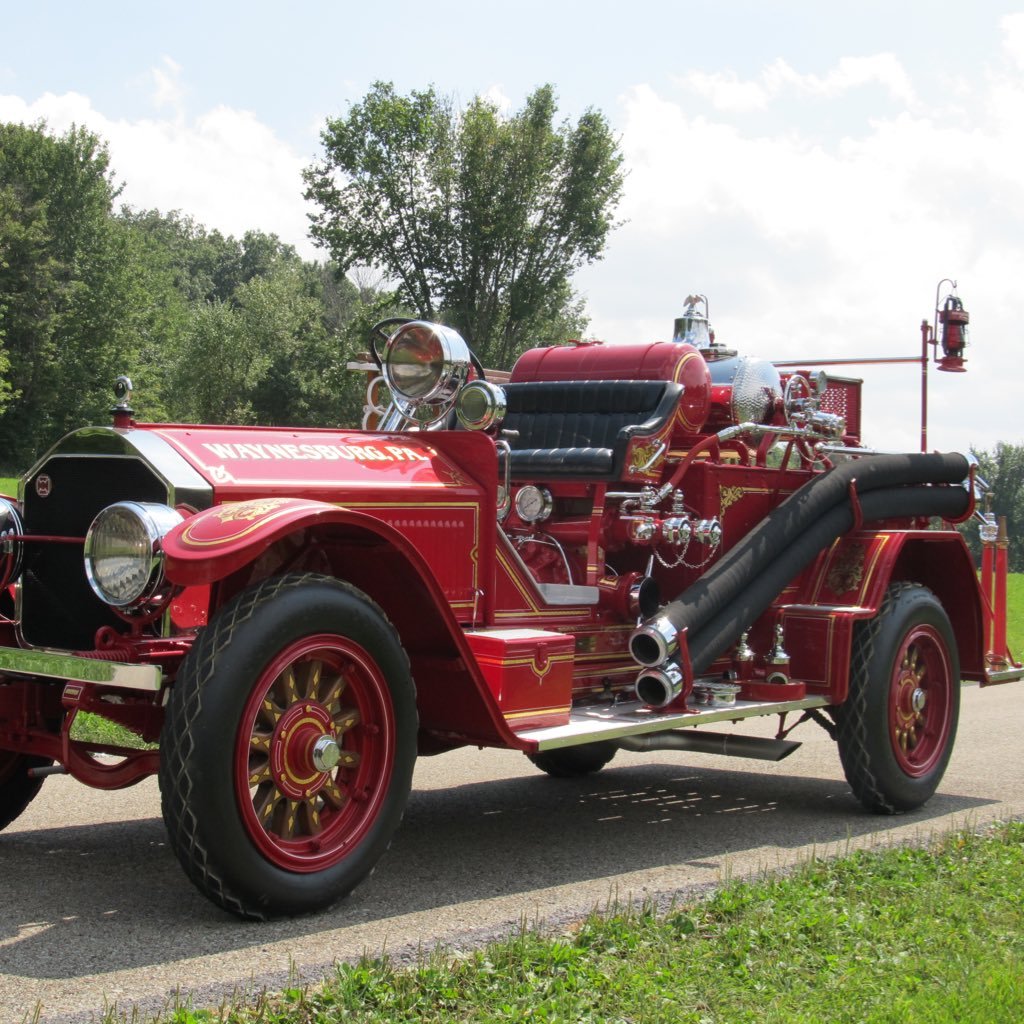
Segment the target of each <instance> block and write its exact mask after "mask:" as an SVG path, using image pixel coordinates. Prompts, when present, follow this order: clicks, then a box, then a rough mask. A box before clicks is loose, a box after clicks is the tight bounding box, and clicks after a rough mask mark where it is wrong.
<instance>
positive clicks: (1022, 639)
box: [1006, 572, 1024, 661]
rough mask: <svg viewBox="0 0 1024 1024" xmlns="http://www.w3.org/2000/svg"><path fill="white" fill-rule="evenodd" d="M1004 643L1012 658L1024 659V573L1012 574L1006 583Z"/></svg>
mask: <svg viewBox="0 0 1024 1024" xmlns="http://www.w3.org/2000/svg"><path fill="white" fill-rule="evenodd" d="M1006 607H1007V619H1006V642H1007V645H1008V646H1009V648H1010V652H1011V653H1012V654H1013V656H1014V657H1015V658H1016V659H1017V660H1018V661H1020V660H1021V659H1022V658H1024V573H1021V572H1012V573H1010V575H1009V577H1008V578H1007V581H1006Z"/></svg>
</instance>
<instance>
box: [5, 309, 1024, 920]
mask: <svg viewBox="0 0 1024 1024" xmlns="http://www.w3.org/2000/svg"><path fill="white" fill-rule="evenodd" d="M937 312H938V315H939V318H940V319H941V321H942V352H943V355H942V359H943V360H944V361H947V362H948V364H949V365H948V366H947V367H946V368H950V369H957V368H959V366H962V360H963V326H964V324H965V323H966V319H967V318H966V313H964V312H963V309H962V305H960V304H959V300H955V299H954V300H953V301H952V302H947V303H946V305H945V306H943V307H942V308H941V309H939V310H937ZM375 331H376V337H375V340H374V345H373V348H374V353H373V354H374V358H375V360H376V362H377V365H378V366H379V369H380V374H381V376H382V378H383V380H384V381H385V382H386V385H387V389H388V396H389V399H388V403H387V406H386V408H384V409H383V410H382V414H381V416H380V422H379V423H377V424H376V425H375V427H374V429H372V430H361V431H360V430H354V429H340V428H339V429H285V428H279V427H273V428H261V427H232V426H195V425H167V424H154V423H142V422H136V420H135V418H134V413H133V411H132V409H131V408H130V405H129V402H130V397H131V394H130V382H129V381H128V380H127V379H126V378H120V379H119V381H118V384H117V388H116V393H117V404H116V406H115V408H114V409H113V411H112V414H113V422H112V424H111V425H108V426H97V427H90V428H86V429H81V430H77V431H75V432H74V433H72V434H70V435H69V436H67V437H65V438H64V439H63V440H61V441H59V442H58V443H57V444H56V445H55V446H54V447H53V448H52V449H51V450H50V451H48V452H47V453H46V454H45V455H44V456H43V457H42V458H41V459H40V460H39V461H38V463H37V464H36V465H35V466H34V467H33V468H32V469H31V470H30V471H29V472H28V473H27V474H26V475H25V476H24V478H23V479H22V481H21V485H20V487H19V494H18V496H17V498H16V499H15V498H14V497H13V496H12V497H9V498H7V499H3V500H0V578H2V579H0V582H2V587H0V591H2V598H0V600H2V601H3V606H2V608H0V612H2V618H0V626H2V630H3V633H2V641H0V644H2V645H0V827H3V826H5V825H7V824H8V823H9V822H11V821H12V820H13V819H14V818H15V817H17V815H18V814H19V813H20V812H21V811H22V810H23V809H24V808H25V807H26V805H27V804H28V803H29V801H30V800H31V799H32V798H33V796H34V795H35V794H36V792H37V790H38V789H39V787H40V785H41V783H42V782H43V780H44V779H45V777H46V776H47V775H49V774H52V773H56V772H61V773H67V774H70V775H71V776H73V777H74V778H75V779H77V780H79V781H81V782H83V783H85V784H86V785H90V786H95V787H99V788H106V789H116V788H119V787H124V786H129V785H131V784H133V783H135V782H138V781H139V780H141V779H143V778H145V777H147V776H149V775H151V774H153V773H156V774H158V775H159V783H160V790H161V794H162V805H163V816H164V819H165V822H166V825H167V831H168V835H169V840H170V845H171V846H172V848H173V849H174V851H175V852H176V854H177V856H178V857H179V859H180V860H181V862H182V864H183V865H184V867H185V870H186V872H187V873H188V875H189V877H190V878H191V879H192V881H193V882H194V883H195V884H196V885H197V886H198V888H199V889H200V890H201V891H202V892H203V893H204V894H205V895H206V896H208V897H209V898H210V899H211V900H213V901H214V902H215V903H217V904H219V905H221V906H223V907H225V908H227V909H228V910H230V911H233V912H235V913H237V914H239V915H242V916H245V917H255V918H261V917H267V916H273V915H281V914H294V913H300V912H304V911H309V910H312V909H315V908H320V907H323V906H325V905H327V904H329V903H330V902H332V901H333V900H335V899H337V898H338V897H340V896H342V895H344V894H345V893H347V892H348V891H349V890H351V889H352V887H353V886H355V885H356V884H357V883H358V882H360V881H361V880H362V879H364V878H365V877H366V876H367V875H368V874H369V873H370V871H371V870H372V868H373V866H374V864H375V863H376V862H377V860H378V859H379V858H380V856H381V855H382V854H383V852H384V851H385V849H386V847H387V846H388V844H389V842H390V840H391V837H392V835H393V833H394V832H395V830H396V828H397V827H398V825H399V822H400V820H401V817H402V813H403V808H404V806H405V804H406V801H407V797H408V794H409V789H410V785H411V778H412V771H413V764H414V762H415V760H416V757H417V755H427V754H439V753H442V752H444V751H448V750H452V749H454V748H457V747H462V746H465V745H468V744H472V745H479V746H483V747H504V748H510V749H514V750H520V751H522V752H523V753H524V754H525V755H526V756H527V757H528V758H529V759H530V760H531V761H532V762H533V763H534V764H535V765H536V766H537V767H538V768H540V769H541V770H543V771H545V772H547V773H549V774H551V775H553V776H575V775H580V774H583V773H587V772H594V771H597V770H599V769H600V768H602V767H603V766H604V765H605V764H607V763H608V762H609V761H610V760H611V759H612V757H614V755H615V753H616V751H617V750H619V749H620V748H621V749H625V750H631V751H651V750H678V751H682V752H688V751H695V752H700V753H708V752H710V753H716V752H717V753H723V754H732V755H741V756H749V757H756V758H768V759H779V758H782V757H785V756H786V755H787V754H789V753H790V752H791V751H792V750H793V749H794V748H795V747H797V746H798V745H799V744H798V743H796V742H794V741H793V740H791V739H789V734H790V731H791V729H792V727H793V724H787V720H789V722H790V723H792V719H788V716H793V717H794V718H795V719H796V723H795V724H799V723H800V722H803V721H807V720H809V721H813V722H816V723H817V724H818V725H821V726H823V727H824V728H825V729H826V730H827V731H828V732H829V734H830V735H831V736H832V737H833V738H834V739H835V741H836V743H837V746H838V749H839V756H840V759H841V761H842V765H843V769H844V771H845V774H846V777H847V779H848V780H849V783H850V786H851V787H852V789H853V792H854V794H855V795H856V796H857V797H858V798H859V799H860V801H861V802H862V803H863V804H864V805H865V806H866V807H867V808H869V809H871V810H873V811H878V812H883V813H891V812H896V811H901V810H906V809H910V808H914V807H917V806H919V805H920V804H922V803H923V802H924V801H926V800H927V799H928V798H929V797H930V796H931V795H932V793H933V792H934V791H935V789H936V787H937V785H938V783H939V781H940V779H941V778H942V775H943V771H944V770H945V767H946V763H947V761H948V759H949V756H950V751H951V748H952V745H953V739H954V735H955V733H956V728H957V716H958V712H959V705H960V681H961V679H967V680H977V681H980V682H981V683H982V684H985V683H993V682H1002V681H1008V680H1010V679H1013V678H1017V677H1019V676H1020V675H1021V674H1022V672H1024V670H1022V669H1021V667H1020V666H1019V665H1018V664H1017V663H1016V662H1014V661H1013V660H1012V658H1011V657H1010V655H1009V652H1008V651H1007V649H1006V637H1005V618H1004V617H1003V616H1004V615H1005V603H1004V591H1002V590H1001V587H1004V586H1005V574H1006V562H1005V538H1003V537H1002V536H997V535H996V534H995V532H994V527H993V524H992V522H991V521H990V517H986V516H985V515H984V513H981V514H982V518H983V519H985V522H984V524H983V525H984V528H985V542H986V546H985V567H984V572H983V576H982V582H981V584H980V585H979V581H978V577H977V574H976V571H975V567H974V565H973V563H972V559H971V556H970V554H969V552H968V549H967V547H966V546H965V544H964V542H963V540H962V539H961V537H960V535H959V533H958V532H957V531H956V530H955V529H953V528H952V526H951V524H953V523H956V522H959V521H963V520H966V519H967V518H968V517H969V516H971V515H972V514H973V513H974V512H975V495H976V493H977V490H978V487H979V486H980V482H979V481H978V480H977V479H976V477H975V473H974V471H973V469H972V466H971V465H970V464H969V462H968V459H966V458H965V457H964V456H962V455H957V454H928V453H924V454H884V453H880V452H877V451H875V450H872V449H870V448H867V447H864V446H863V445H862V441H861V424H860V409H861V403H860V382H859V381H856V380H852V379H847V378H833V379H829V378H827V377H826V376H825V375H824V373H823V372H820V371H817V370H814V369H812V368H811V367H812V365H813V364H811V363H808V364H806V365H802V366H799V367H786V368H784V369H783V371H782V372H780V369H779V368H778V366H776V365H775V364H773V363H771V362H769V361H767V360H764V359H759V358H754V357H752V356H746V355H740V354H738V353H737V352H734V351H731V350H729V349H726V348H725V347H724V346H722V345H720V344H718V343H717V342H716V341H715V340H714V338H713V335H712V333H711V332H710V330H709V326H708V321H707V300H706V299H704V298H703V297H692V298H691V300H690V301H689V305H688V307H687V310H686V314H685V316H683V317H681V318H680V319H679V320H678V321H677V322H676V331H675V336H674V338H673V340H672V341H659V342H653V343H645V344H621V345H610V344H602V343H599V342H578V343H570V344H568V345H565V346H560V347H551V348H538V349H533V350H531V351H527V352H525V353H524V354H523V355H522V356H521V357H520V358H519V360H518V362H517V363H516V364H515V367H514V368H513V369H512V371H511V374H510V375H508V374H505V375H502V380H501V382H500V383H498V382H497V381H496V380H494V379H488V374H487V373H486V371H485V370H484V369H483V367H481V366H480V365H479V363H478V362H477V361H476V360H475V358H474V356H473V355H472V353H471V352H470V351H469V350H468V348H467V346H466V344H465V342H464V341H463V339H462V338H461V337H460V336H459V335H458V334H457V333H456V332H454V331H453V330H451V329H449V328H447V327H444V326H441V325H438V324H432V323H426V322H423V321H415V320H413V321H404V320H396V321H386V322H385V323H384V324H382V325H378V327H377V328H376V329H375ZM923 335H924V350H925V353H926V355H925V358H924V363H925V366H924V368H925V369H927V351H928V346H929V344H930V345H931V346H932V348H933V350H934V351H935V353H936V354H937V352H938V349H937V343H936V341H935V338H934V335H933V334H931V333H930V331H929V330H927V329H925V330H923ZM506 378H507V379H506ZM80 712H92V713H95V714H99V715H102V716H104V717H105V718H107V719H110V720H113V722H115V723H118V724H119V725H120V726H122V727H124V728H125V729H127V730H129V731H130V732H131V733H134V734H136V735H137V736H138V737H141V739H142V740H145V741H149V746H147V747H144V748H141V749H135V748H130V747H127V746H125V747H121V746H112V745H106V744H102V743H96V742H91V741H89V740H85V739H80V738H76V729H75V721H76V717H77V716H78V715H79V713H80ZM764 715H778V716H780V718H779V722H780V724H779V728H778V732H777V735H776V737H775V738H773V739H770V738H765V737H764V736H752V735H749V734H745V733H744V732H743V731H742V729H736V728H735V727H736V726H737V725H742V723H743V720H745V719H749V718H751V717H754V716H764ZM157 741H158V743H159V746H158V748H155V747H154V746H153V744H154V743H156V742H157Z"/></svg>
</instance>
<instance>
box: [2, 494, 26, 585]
mask: <svg viewBox="0 0 1024 1024" xmlns="http://www.w3.org/2000/svg"><path fill="white" fill-rule="evenodd" d="M24 533H25V530H24V528H23V527H22V524H21V516H20V515H19V514H18V509H17V507H16V506H15V505H14V504H13V503H12V502H10V501H8V500H7V499H6V498H0V587H6V586H7V584H8V583H12V582H13V581H14V580H16V579H17V578H18V577H19V576H20V575H21V562H22V556H23V554H24V552H25V547H24V545H23V544H22V542H21V541H20V540H17V539H15V538H17V537H20V536H22V535H23V534H24Z"/></svg>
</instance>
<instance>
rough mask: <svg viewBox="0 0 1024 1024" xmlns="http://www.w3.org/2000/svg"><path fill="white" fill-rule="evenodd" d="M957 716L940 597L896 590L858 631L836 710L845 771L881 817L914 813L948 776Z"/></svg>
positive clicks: (956, 682) (923, 590)
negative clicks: (844, 691)
mask: <svg viewBox="0 0 1024 1024" xmlns="http://www.w3.org/2000/svg"><path fill="white" fill-rule="evenodd" d="M959 716H960V662H959V658H958V655H957V648H956V641H955V639H954V637H953V629H952V627H951V626H950V623H949V617H948V616H947V615H946V612H945V610H944V609H943V607H942V605H941V604H940V603H939V601H938V599H937V598H936V597H935V595H934V594H933V593H932V592H931V591H930V590H928V589H927V587H923V586H920V585H918V584H914V583H895V584H893V585H892V586H890V588H889V590H888V592H887V593H886V596H885V599H884V600H883V602H882V606H881V608H880V609H879V611H878V615H877V616H876V617H875V618H874V619H871V620H869V621H867V622H863V623H860V624H858V626H857V629H856V632H855V634H854V640H853V652H852V662H851V672H850V693H849V697H848V698H847V700H846V702H845V703H844V704H842V705H841V706H839V707H838V708H837V709H836V725H837V737H836V738H837V740H838V743H839V756H840V759H841V760H842V763H843V771H844V772H845V773H846V779H847V781H848V782H849V783H850V786H851V788H852V789H853V792H854V794H855V795H856V797H857V799H858V800H860V802H861V803H862V804H863V805H864V806H865V807H866V808H867V809H868V810H869V811H873V812H875V813H878V814H896V813H898V812H900V811H909V810H913V809H914V808H916V807H920V806H921V805H922V804H923V803H925V802H926V801H927V800H928V799H929V798H930V797H931V796H932V794H933V793H934V792H935V790H936V788H937V787H938V785H939V782H940V781H941V780H942V776H943V774H944V773H945V771H946V765H947V764H948V763H949V757H950V754H951V753H952V751H953V742H954V740H955V739H956V729H957V721H958V719H959Z"/></svg>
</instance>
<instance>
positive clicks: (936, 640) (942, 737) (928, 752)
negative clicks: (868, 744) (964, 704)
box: [889, 625, 960, 779]
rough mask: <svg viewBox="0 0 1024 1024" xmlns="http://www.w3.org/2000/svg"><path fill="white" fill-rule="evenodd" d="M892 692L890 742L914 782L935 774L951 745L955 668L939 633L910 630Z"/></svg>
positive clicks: (931, 628) (925, 628)
mask: <svg viewBox="0 0 1024 1024" xmlns="http://www.w3.org/2000/svg"><path fill="white" fill-rule="evenodd" d="M895 661H896V664H895V665H894V669H893V673H892V684H891V687H890V691H889V727H890V737H889V738H890V741H891V742H892V749H893V754H894V755H895V756H896V762H897V764H899V766H900V768H901V769H902V770H903V772H904V773H905V774H907V775H909V776H910V777H911V778H915V779H917V778H922V777H924V776H927V775H928V773H929V772H931V771H932V770H933V769H934V768H935V766H936V764H937V763H938V762H939V760H940V759H941V758H942V756H943V754H944V753H945V752H946V747H947V744H948V741H949V732H950V725H951V722H950V715H951V711H952V703H953V687H954V685H955V686H957V687H959V685H960V684H959V680H956V681H954V679H953V666H952V664H951V663H950V654H949V650H948V649H947V647H946V644H945V641H944V639H943V637H942V636H941V634H940V633H939V631H938V630H937V629H936V628H935V627H934V626H931V625H921V626H918V627H916V628H914V629H912V630H911V631H910V632H909V633H908V634H907V636H906V639H905V640H904V641H903V644H902V645H901V647H900V649H899V651H898V652H897V654H896V659H895Z"/></svg>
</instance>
